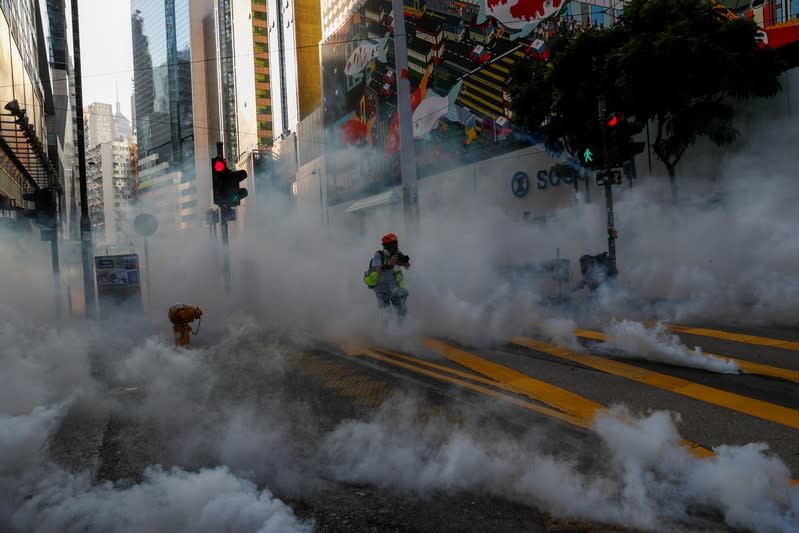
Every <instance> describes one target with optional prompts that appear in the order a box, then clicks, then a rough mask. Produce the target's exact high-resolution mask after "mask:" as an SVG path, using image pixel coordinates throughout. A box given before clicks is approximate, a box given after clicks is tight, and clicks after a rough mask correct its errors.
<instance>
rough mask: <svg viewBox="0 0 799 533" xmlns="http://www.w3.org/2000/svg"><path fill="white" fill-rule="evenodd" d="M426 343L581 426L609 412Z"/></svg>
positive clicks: (697, 451)
mask: <svg viewBox="0 0 799 533" xmlns="http://www.w3.org/2000/svg"><path fill="white" fill-rule="evenodd" d="M425 344H427V345H428V346H430V347H431V348H434V349H436V350H438V351H439V352H441V353H442V354H443V355H444V356H445V357H446V358H447V359H449V360H451V361H454V362H456V363H458V364H461V365H463V366H465V367H467V368H471V369H472V370H475V371H477V372H480V373H481V374H483V375H486V376H489V377H491V378H494V379H495V380H496V382H495V385H494V386H496V387H500V388H504V389H506V390H510V391H512V392H515V393H517V394H523V395H525V396H528V397H530V398H533V399H534V400H537V401H539V402H542V403H545V404H547V405H551V406H552V407H554V408H555V409H558V410H560V411H563V412H565V413H569V414H572V415H574V413H577V414H576V415H574V416H575V417H576V418H577V419H578V420H580V421H581V424H580V427H591V421H592V420H593V419H594V416H595V415H596V413H597V411H600V410H604V409H606V408H605V406H604V405H602V404H600V403H597V402H594V401H592V400H589V399H588V398H584V397H582V396H580V395H577V394H574V393H572V392H569V391H567V390H565V389H562V388H560V387H556V386H554V385H550V384H549V383H545V382H543V381H540V380H537V379H534V378H531V377H530V376H527V375H526V374H522V373H521V372H518V371H516V370H513V369H512V368H508V367H506V366H503V365H499V364H497V363H492V362H491V361H488V360H486V359H483V358H482V357H478V356H476V355H474V354H472V353H469V352H466V351H464V350H461V349H458V348H456V347H454V346H451V345H449V344H447V343H445V342H441V341H439V340H436V339H425ZM680 443H681V444H682V445H683V446H685V447H686V448H688V449H689V451H691V452H692V453H693V454H694V455H696V456H697V457H712V456H714V455H715V454H714V453H713V452H712V451H711V450H708V449H707V448H704V447H702V446H701V445H699V444H697V443H695V442H692V441H690V440H687V439H682V440H681V441H680Z"/></svg>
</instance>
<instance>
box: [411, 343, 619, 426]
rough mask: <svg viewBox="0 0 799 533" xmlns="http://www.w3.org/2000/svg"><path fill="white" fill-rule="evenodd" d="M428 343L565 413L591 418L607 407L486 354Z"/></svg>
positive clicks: (448, 356)
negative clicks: (477, 354) (491, 358)
mask: <svg viewBox="0 0 799 533" xmlns="http://www.w3.org/2000/svg"><path fill="white" fill-rule="evenodd" d="M424 342H425V345H427V346H429V347H430V348H433V349H435V350H437V351H439V352H441V354H443V355H444V357H446V358H447V359H449V360H450V361H453V362H455V363H458V364H459V365H461V366H464V367H466V368H468V369H470V370H473V371H475V372H477V373H479V374H482V375H484V376H488V377H490V378H492V379H493V380H494V381H495V382H498V383H503V384H505V385H507V386H508V387H509V388H510V389H511V390H513V391H514V392H516V393H517V394H522V395H524V396H527V397H529V398H532V399H534V400H537V401H539V402H543V403H545V404H547V405H549V406H550V407H554V408H556V409H558V410H560V411H563V412H564V413H569V414H570V415H572V416H576V417H578V418H581V419H583V420H591V419H593V418H594V415H595V414H596V412H597V411H598V410H599V409H602V408H603V406H602V405H601V404H599V403H597V402H594V401H591V400H589V399H588V398H584V397H582V396H579V395H577V394H574V393H572V392H569V391H567V390H566V389H562V388H560V387H556V386H555V385H550V384H549V383H546V382H545V381H541V380H538V379H535V378H532V377H530V376H528V375H526V374H522V373H521V372H519V371H518V370H514V369H512V368H508V367H506V366H503V365H499V364H497V363H493V362H491V361H489V360H487V359H483V358H482V357H478V356H476V355H474V354H471V353H469V352H465V351H463V350H460V349H458V348H455V347H454V346H451V345H449V344H447V343H444V342H441V341H439V340H436V339H425V341H424Z"/></svg>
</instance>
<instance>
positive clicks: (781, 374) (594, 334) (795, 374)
mask: <svg viewBox="0 0 799 533" xmlns="http://www.w3.org/2000/svg"><path fill="white" fill-rule="evenodd" d="M574 334H575V335H577V336H578V337H583V338H585V339H592V340H597V341H603V342H604V341H606V340H607V339H608V336H607V334H605V333H602V332H600V331H593V330H590V329H583V328H576V329H575V330H574ZM702 353H703V354H705V355H707V356H709V357H718V358H721V359H728V360H730V361H734V362H735V363H736V364H737V365H738V367H739V368H740V369H741V370H743V371H744V372H745V373H747V374H756V375H759V376H768V377H772V378H779V379H784V380H786V381H793V382H794V383H799V371H796V370H789V369H787V368H780V367H777V366H770V365H764V364H760V363H753V362H751V361H747V360H745V359H736V358H735V357H729V356H727V355H720V354H715V353H709V352H702ZM632 355H635V354H632Z"/></svg>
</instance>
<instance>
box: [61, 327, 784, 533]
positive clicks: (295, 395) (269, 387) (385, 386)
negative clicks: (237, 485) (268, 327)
mask: <svg viewBox="0 0 799 533" xmlns="http://www.w3.org/2000/svg"><path fill="white" fill-rule="evenodd" d="M578 333H580V335H581V337H579V338H580V343H581V344H580V345H574V344H571V345H564V343H561V344H560V345H557V344H552V343H550V342H548V341H546V340H542V339H533V338H521V337H520V338H514V339H506V340H503V341H492V342H491V343H486V344H485V345H482V346H473V345H466V344H461V343H459V342H458V341H457V340H456V339H424V338H419V339H405V340H404V341H403V342H399V343H394V344H393V345H391V343H385V344H382V345H372V344H369V343H363V342H359V339H340V340H338V342H333V341H330V340H328V341H324V342H322V341H312V340H309V339H307V338H303V337H302V335H299V336H297V335H294V336H290V337H285V338H281V335H266V334H261V335H259V336H258V337H257V338H249V339H246V340H244V341H242V344H241V346H234V347H233V348H230V347H227V348H226V349H225V350H224V352H219V353H216V354H214V353H210V354H206V355H205V356H204V357H203V358H198V359H197V360H196V361H194V362H193V363H192V364H194V365H196V368H195V369H194V370H195V371H196V374H192V375H190V376H188V378H187V377H186V376H183V378H182V379H181V381H180V383H177V382H176V383H169V387H166V388H163V389H160V388H159V387H158V385H157V384H153V383H146V382H133V381H128V382H120V381H119V380H109V384H108V387H107V390H106V391H105V392H104V393H103V394H104V395H105V397H106V400H108V399H111V400H112V401H102V402H98V401H97V400H96V399H89V400H87V401H77V402H75V403H74V404H73V405H72V407H71V409H70V411H69V413H68V414H67V415H66V416H65V417H64V418H63V419H62V421H61V424H60V426H59V428H58V430H57V431H56V432H55V433H54V434H53V436H52V438H51V442H50V445H49V446H48V453H49V454H50V457H51V459H53V460H54V461H55V462H56V463H58V464H59V465H61V466H63V467H65V468H66V469H68V470H71V471H74V472H82V471H86V470H89V471H90V472H91V473H92V476H93V479H94V480H95V483H102V482H105V481H111V482H115V483H122V484H123V485H126V486H129V485H130V484H135V483H140V482H141V481H142V479H144V472H145V470H146V468H147V467H148V466H151V465H154V464H160V465H162V466H163V467H165V468H169V467H180V468H183V469H186V470H189V471H192V470H198V469H201V468H205V467H216V466H219V465H225V466H227V467H229V468H231V470H233V471H245V472H249V474H248V475H249V477H250V478H252V479H254V481H255V482H256V483H257V484H258V486H263V487H265V488H269V489H270V490H271V491H272V492H273V493H274V494H275V495H276V496H277V497H279V498H280V499H281V500H282V501H284V502H286V503H287V504H288V505H289V506H290V507H291V508H292V509H293V510H294V512H295V513H296V514H297V516H298V517H299V518H301V519H304V520H312V521H313V522H314V524H315V530H316V531H322V532H328V531H330V532H333V531H420V532H421V531H452V532H456V531H507V532H514V531H520V532H521V531H528V532H529V531H533V532H535V531H563V532H575V533H576V532H578V531H597V532H598V531H635V530H634V529H625V528H624V527H621V526H619V522H620V521H621V522H623V520H620V519H619V518H615V519H614V518H612V517H611V518H609V519H608V520H603V519H591V520H586V519H582V520H580V519H573V517H571V516H570V514H569V510H568V509H570V508H572V507H570V506H569V505H567V504H570V503H571V504H573V503H574V502H568V501H566V502H564V501H563V499H559V498H556V497H552V498H549V497H548V495H547V492H548V490H549V489H548V488H545V489H541V488H540V487H539V488H538V489H535V487H533V488H531V489H530V491H529V493H528V492H527V489H526V488H525V487H527V485H525V483H530V482H531V481H530V480H529V479H528V478H527V477H525V475H524V470H525V469H526V468H528V467H529V465H528V463H529V462H531V461H538V460H539V459H541V458H542V457H543V458H556V459H557V464H559V465H561V464H562V465H569V468H570V469H573V472H574V475H586V476H599V477H600V478H601V477H602V476H611V474H612V473H610V472H608V471H609V470H612V468H611V467H610V466H609V465H611V463H613V462H614V461H618V460H619V456H618V455H614V452H611V451H609V449H608V448H609V447H608V444H607V442H604V443H603V439H602V438H601V437H600V436H599V435H598V434H597V432H596V431H595V430H594V429H592V424H593V419H594V416H595V415H596V414H597V413H598V412H601V411H603V410H604V409H605V407H606V406H611V405H616V404H623V405H625V406H626V407H627V408H628V409H629V411H630V413H631V416H645V415H647V414H648V413H651V412H652V411H656V410H666V411H670V412H674V413H678V414H679V417H680V418H679V422H678V423H677V429H678V431H679V433H680V435H681V437H682V438H683V439H684V441H683V443H682V445H684V446H685V447H686V449H691V450H692V451H693V453H695V454H696V455H698V456H701V457H704V458H705V459H706V458H707V457H709V456H712V454H713V452H712V451H711V449H713V448H714V447H717V446H720V445H745V444H748V443H752V442H765V443H766V444H767V445H768V446H769V449H770V452H769V453H772V454H774V455H776V456H777V457H779V459H781V460H782V461H784V462H785V464H786V465H787V466H788V468H789V470H790V475H791V476H792V477H793V478H797V477H799V439H797V435H799V433H797V428H799V392H797V390H799V387H798V385H799V381H795V380H796V379H799V344H791V343H790V342H788V343H778V342H776V341H775V340H774V339H778V340H779V339H782V340H788V341H793V340H796V339H799V334H795V333H792V332H790V331H784V330H775V329H767V328H749V329H747V328H742V329H741V328H721V327H719V326H716V327H715V328H714V329H713V330H711V331H697V330H691V331H690V332H683V333H679V335H680V339H681V340H682V341H683V343H684V344H686V345H687V346H688V347H693V346H701V348H702V350H703V351H705V352H711V353H714V354H720V355H723V356H726V357H732V358H736V359H739V360H740V361H742V362H749V363H756V364H759V365H761V366H759V367H758V366H755V367H752V368H754V369H755V370H756V371H757V372H758V373H756V374H719V373H715V372H710V371H707V370H700V369H695V368H686V367H684V366H680V365H676V364H666V363H656V362H652V361H645V360H642V359H639V358H636V357H635V356H636V355H641V354H627V355H628V356H633V357H632V358H630V357H618V356H614V355H608V354H609V353H610V354H613V353H614V352H613V351H612V350H610V351H609V350H608V349H606V348H603V346H602V345H600V344H598V343H599V342H600V341H599V340H598V336H600V337H601V333H600V332H598V331H591V330H584V331H578ZM735 333H749V334H757V335H760V336H761V337H768V338H739V337H736V336H735V335H734V334H735ZM731 334H732V335H731ZM298 339H301V340H298ZM566 344H568V343H566ZM262 346H267V347H268V350H266V351H261V350H260V347H262ZM644 351H645V352H646V353H648V354H650V355H649V357H650V358H651V353H650V352H651V351H652V350H651V349H646V350H644ZM644 351H642V354H644ZM655 352H657V350H655ZM591 353H593V354H595V357H593V358H592V357H591V355H590V354H591ZM267 354H279V357H278V356H276V355H269V356H267ZM644 355H645V354H644ZM792 372H793V373H792ZM165 373H166V370H165ZM209 376H213V379H210V378H208V377H209ZM189 378H190V379H189ZM167 389H168V390H169V395H168V396H166V397H165V398H166V400H168V402H169V403H168V405H169V407H168V408H166V409H165V408H164V404H163V403H162V401H163V400H164V398H162V396H160V395H164V394H166V392H165V391H166V390H167ZM156 400H158V401H156ZM98 405H101V406H103V407H98ZM245 412H246V413H248V416H249V417H250V418H247V419H246V420H247V421H248V422H247V424H245V426H246V427H247V432H245V433H244V435H245V437H242V439H241V440H242V442H243V444H242V443H241V442H239V443H237V444H236V447H234V450H235V452H236V453H229V452H228V453H226V452H225V449H226V446H227V447H229V445H230V442H231V441H236V439H237V435H238V433H237V432H240V431H241V428H238V429H235V428H234V429H235V431H234V429H231V427H232V426H230V420H231V419H236V418H237V417H239V416H240V415H241V413H245ZM236 427H238V426H236ZM359 432H360V433H359ZM265 435H266V437H265ZM364 435H365V436H364ZM452 435H459V436H460V437H459V439H460V440H459V439H456V440H455V442H456V443H460V446H461V448H458V447H455V451H453V446H454V444H453V442H452V441H451V440H450V439H451V438H452ZM464 439H465V442H466V443H465V444H464V443H463V442H462V441H463V440H464ZM381 447H382V449H381ZM463 450H466V451H468V452H469V453H466V451H463ZM533 450H534V453H533ZM456 452H457V453H456ZM472 452H474V453H472ZM635 453H638V452H636V451H629V450H626V451H624V452H623V454H628V455H630V454H631V455H635ZM397 458H402V461H401V462H399V459H397ZM622 460H623V459H622ZM561 461H562V462H561ZM546 464H549V463H546ZM431 470H432V471H433V472H435V473H436V474H435V475H430V474H427V475H428V476H429V479H428V478H427V477H426V475H425V472H428V473H429V472H430V471H431ZM538 472H539V474H537V475H541V474H540V470H538ZM569 472H570V473H569V474H564V475H565V476H566V477H565V478H564V481H563V483H564V484H566V485H568V483H566V481H567V479H568V476H571V475H573V474H572V473H571V472H572V470H570V471H569ZM628 473H629V472H628ZM667 477H668V476H667ZM589 479H593V478H592V477H586V480H589ZM609 479H610V478H609ZM586 482H587V481H585V480H584V481H583V483H586ZM556 484H557V483H556ZM533 485H535V483H534V482H533ZM556 489H557V487H556V486H553V487H552V491H553V493H556V492H558V491H557V490H556ZM564 506H565V507H564ZM564 509H566V510H565V511H564ZM586 513H587V515H589V516H596V515H602V513H596V512H594V511H590V510H589V511H586V512H585V513H584V514H586ZM723 522H724V510H723V509H719V508H717V507H714V506H713V505H709V506H702V505H700V506H699V507H697V508H693V509H691V510H690V513H688V516H686V517H682V518H681V519H679V520H678V521H677V522H676V523H678V524H679V525H681V527H682V526H684V527H686V528H687V530H694V531H700V530H701V531H708V530H714V529H715V530H718V529H720V528H722V529H725V530H729V529H727V528H725V527H724V525H723ZM608 523H613V524H614V525H612V526H609V525H608ZM673 525H674V524H670V525H669V527H671V526H673ZM663 527H664V529H665V528H666V525H664V526H663ZM740 530H742V531H746V530H748V529H747V528H746V527H744V528H742V529H740Z"/></svg>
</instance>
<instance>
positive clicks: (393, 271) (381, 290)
mask: <svg viewBox="0 0 799 533" xmlns="http://www.w3.org/2000/svg"><path fill="white" fill-rule="evenodd" d="M381 242H382V244H383V249H382V250H378V251H377V252H375V255H374V256H373V257H372V260H371V261H370V262H369V269H368V270H367V271H366V272H364V274H363V282H364V283H366V286H367V287H369V288H370V289H372V290H374V291H375V296H376V297H377V306H378V307H379V308H380V309H382V310H385V311H387V312H389V313H390V312H391V307H393V308H394V311H395V312H396V313H397V316H398V317H399V318H400V320H401V319H402V318H404V317H405V314H406V313H407V312H408V307H407V305H406V301H407V299H408V294H409V293H408V289H407V288H406V287H405V277H404V276H403V274H402V268H405V269H408V268H410V266H411V258H410V257H408V256H407V255H405V254H403V253H402V252H401V251H400V249H399V240H398V239H397V236H396V235H394V234H393V233H386V234H385V235H383V238H382V239H381Z"/></svg>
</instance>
